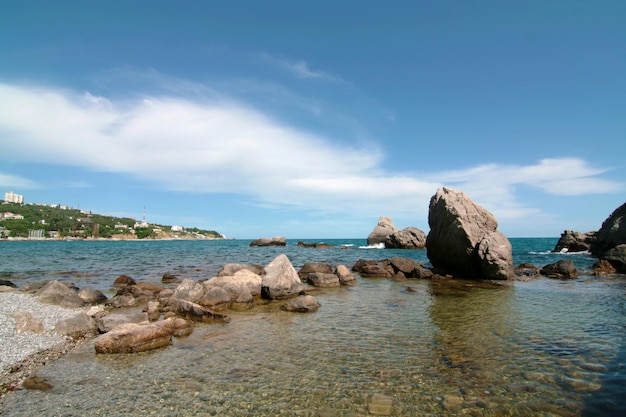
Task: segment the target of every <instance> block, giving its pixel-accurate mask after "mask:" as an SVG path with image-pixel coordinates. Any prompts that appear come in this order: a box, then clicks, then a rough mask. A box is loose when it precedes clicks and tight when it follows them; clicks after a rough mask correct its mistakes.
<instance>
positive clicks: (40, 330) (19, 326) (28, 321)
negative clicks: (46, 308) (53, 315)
mask: <svg viewBox="0 0 626 417" xmlns="http://www.w3.org/2000/svg"><path fill="white" fill-rule="evenodd" d="M9 317H11V318H12V319H13V320H15V331H16V332H17V333H18V334H22V333H37V334H46V329H45V328H44V327H43V323H42V322H41V321H40V320H37V319H36V318H34V317H33V316H32V315H31V314H30V313H29V312H27V311H17V312H15V313H11V314H9Z"/></svg>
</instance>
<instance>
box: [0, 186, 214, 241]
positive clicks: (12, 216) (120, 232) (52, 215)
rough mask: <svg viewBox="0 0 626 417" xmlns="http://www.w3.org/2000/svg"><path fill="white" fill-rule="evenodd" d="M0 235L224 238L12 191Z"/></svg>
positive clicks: (0, 215) (0, 210)
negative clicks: (29, 199) (28, 197)
mask: <svg viewBox="0 0 626 417" xmlns="http://www.w3.org/2000/svg"><path fill="white" fill-rule="evenodd" d="M0 239H2V240H26V239H29V240H42V239H53V240H54V239H57V240H58V239H64V240H80V239H112V240H132V239H225V236H224V235H222V234H220V233H218V232H216V231H214V230H203V229H199V228H197V227H183V226H180V225H172V226H168V225H161V224H154V223H150V222H148V221H147V220H146V209H145V207H144V208H143V214H142V218H141V220H137V219H135V218H132V217H115V216H111V215H102V214H96V213H93V212H91V211H88V210H81V209H77V208H73V207H70V206H67V205H63V204H48V203H25V200H24V196H23V195H21V194H16V193H15V192H13V191H7V192H5V193H4V200H2V201H0Z"/></svg>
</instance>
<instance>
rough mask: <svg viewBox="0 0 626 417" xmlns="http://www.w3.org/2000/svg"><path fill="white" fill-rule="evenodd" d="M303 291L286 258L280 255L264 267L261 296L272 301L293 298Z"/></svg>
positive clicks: (302, 286) (294, 271)
mask: <svg viewBox="0 0 626 417" xmlns="http://www.w3.org/2000/svg"><path fill="white" fill-rule="evenodd" d="M303 291H304V284H303V283H302V281H301V280H300V277H299V276H298V273H297V272H296V270H295V269H294V267H293V265H292V264H291V262H290V261H289V258H287V255H285V254H284V253H283V254H280V255H278V256H277V257H276V258H274V260H273V261H272V262H270V263H269V264H268V265H267V266H266V267H265V275H264V276H263V281H262V284H261V296H262V297H263V298H269V299H272V300H275V299H281V298H289V297H295V296H296V295H298V294H300V293H301V292H303Z"/></svg>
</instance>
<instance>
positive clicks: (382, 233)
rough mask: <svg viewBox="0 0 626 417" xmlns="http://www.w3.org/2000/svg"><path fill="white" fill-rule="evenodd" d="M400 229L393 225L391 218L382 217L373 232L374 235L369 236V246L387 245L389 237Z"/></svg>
mask: <svg viewBox="0 0 626 417" xmlns="http://www.w3.org/2000/svg"><path fill="white" fill-rule="evenodd" d="M397 231H398V229H397V228H396V226H395V225H394V224H393V221H392V220H391V218H389V217H385V216H380V218H379V219H378V224H377V225H376V227H374V230H372V233H370V234H369V236H367V244H368V245H378V244H380V243H385V242H386V241H387V239H389V236H391V235H392V234H394V233H395V232H397Z"/></svg>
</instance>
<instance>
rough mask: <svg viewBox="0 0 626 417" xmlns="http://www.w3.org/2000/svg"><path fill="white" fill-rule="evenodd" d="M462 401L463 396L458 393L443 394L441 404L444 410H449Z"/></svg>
mask: <svg viewBox="0 0 626 417" xmlns="http://www.w3.org/2000/svg"><path fill="white" fill-rule="evenodd" d="M464 401H465V400H464V399H463V397H461V396H458V395H444V396H443V401H442V403H441V405H442V406H443V408H445V409H446V410H449V409H451V408H454V407H457V406H459V405H461V404H463V402H464Z"/></svg>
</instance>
